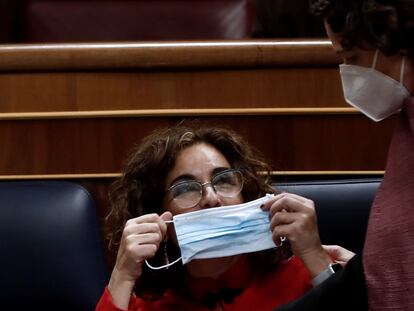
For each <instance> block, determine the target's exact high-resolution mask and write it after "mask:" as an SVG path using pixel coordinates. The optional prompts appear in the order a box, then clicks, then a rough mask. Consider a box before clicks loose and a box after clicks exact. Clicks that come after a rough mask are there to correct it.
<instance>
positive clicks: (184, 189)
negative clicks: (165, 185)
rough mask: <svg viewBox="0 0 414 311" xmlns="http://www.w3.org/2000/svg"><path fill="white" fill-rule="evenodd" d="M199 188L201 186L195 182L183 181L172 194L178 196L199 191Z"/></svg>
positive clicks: (174, 196)
mask: <svg viewBox="0 0 414 311" xmlns="http://www.w3.org/2000/svg"><path fill="white" fill-rule="evenodd" d="M199 188H200V186H199V185H198V184H197V183H195V182H189V183H182V184H179V185H177V186H175V187H174V188H173V191H172V196H173V198H176V197H178V196H180V195H182V194H186V193H189V192H199V191H200V189H199Z"/></svg>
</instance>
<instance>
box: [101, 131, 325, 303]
mask: <svg viewBox="0 0 414 311" xmlns="http://www.w3.org/2000/svg"><path fill="white" fill-rule="evenodd" d="M266 171H268V167H267V166H266V165H265V164H264V162H262V161H261V160H260V158H259V157H258V156H257V155H256V152H253V150H252V149H251V148H250V147H249V146H248V145H247V144H246V142H245V141H243V140H242V139H241V137H239V136H238V135H236V134H235V133H233V132H231V131H229V130H225V129H220V128H200V127H198V128H195V127H194V128H191V127H186V126H177V127H173V128H170V129H165V130H161V131H157V132H155V133H153V134H152V135H150V136H149V137H147V138H146V139H144V141H143V142H142V144H141V145H140V146H139V147H138V149H136V150H135V152H133V154H132V156H131V157H130V159H129V162H128V164H127V166H126V169H125V172H124V174H123V176H122V177H121V178H120V179H119V180H118V181H117V182H116V184H115V188H114V191H113V193H112V203H113V206H112V210H111V212H110V214H109V216H108V218H107V221H108V223H109V225H110V228H111V230H110V234H109V238H110V240H109V241H110V247H111V249H116V248H118V253H117V259H116V263H115V267H114V269H113V271H112V275H111V279H110V281H109V284H108V287H107V288H106V290H105V293H104V295H103V296H102V297H101V300H100V302H99V304H98V306H97V309H96V310H98V311H104V310H253V309H256V310H271V309H272V308H273V307H274V306H275V305H280V304H282V303H286V302H288V301H291V300H293V299H295V298H297V297H299V296H300V295H302V294H303V293H304V292H306V291H307V290H308V289H309V288H310V287H311V283H310V281H311V277H313V276H315V275H317V274H318V273H319V272H320V271H321V269H323V268H324V267H325V266H326V265H327V263H329V262H330V258H329V257H328V256H327V254H326V253H325V251H324V250H323V248H322V246H321V244H320V240H319V235H318V231H317V226H316V216H315V211H314V208H313V203H312V202H311V201H309V200H306V199H303V198H300V197H298V196H294V195H289V194H279V195H276V196H273V197H271V198H270V199H268V201H267V202H266V204H267V206H272V207H273V208H277V207H278V206H284V208H285V209H291V207H290V206H293V207H292V209H295V210H296V212H295V213H291V214H292V215H294V219H289V222H288V223H286V227H287V228H289V227H291V230H288V229H287V230H286V231H284V232H283V234H285V235H286V236H288V237H289V239H290V245H291V249H292V251H293V252H294V253H295V254H296V255H297V256H294V257H292V258H289V257H290V249H289V244H288V243H284V245H283V246H281V247H277V248H274V247H272V248H271V249H268V250H263V251H259V252H253V253H250V252H251V251H252V250H251V249H246V250H245V252H244V253H246V254H243V253H242V254H235V255H229V256H220V254H227V253H226V252H227V251H228V249H229V248H232V247H236V248H237V247H240V246H239V245H235V244H237V243H233V245H232V244H227V247H221V249H220V250H219V251H218V255H216V256H207V257H204V258H203V257H202V256H199V257H195V258H196V259H193V260H190V261H189V262H188V263H187V262H186V264H185V265H183V264H182V262H185V254H183V248H182V245H181V244H182V243H183V242H182V240H183V239H181V241H180V235H179V234H178V232H179V230H180V228H179V226H178V225H179V224H178V222H177V219H178V218H179V216H182V215H186V213H190V214H188V215H197V214H198V213H204V212H206V211H207V212H212V213H210V214H213V213H216V212H219V213H220V212H222V211H228V210H229V209H230V207H229V208H228V209H223V208H222V207H221V206H229V205H232V206H234V205H235V206H239V205H238V204H241V203H243V202H249V201H252V200H255V199H258V198H260V197H263V196H264V195H265V194H266V193H273V192H274V189H273V188H272V187H271V186H270V184H269V183H268V180H267V176H266V175H265V174H259V173H258V172H266ZM266 200H267V199H266ZM216 207H218V208H217V209H214V208H216ZM251 210H254V211H257V212H258V213H265V212H263V211H262V210H261V209H260V208H259V206H258V207H257V208H256V209H251V208H250V209H249V211H251ZM173 216H174V220H173V222H174V223H172V219H173ZM206 218H208V217H207V216H206V217H202V218H200V220H199V221H193V222H189V223H187V226H190V227H191V226H193V227H194V228H195V227H197V226H199V225H200V223H201V222H203V221H204V220H205V219H206ZM218 219H220V218H218ZM223 219H224V218H223ZM223 221H224V220H223ZM266 221H267V226H268V228H267V229H266V232H267V235H268V236H269V237H270V240H271V232H270V224H269V219H268V214H267V213H266ZM217 223H220V220H219V221H217V222H216V223H215V225H216V226H217ZM219 227H220V225H219ZM194 228H193V229H194ZM255 229H256V228H255ZM197 230H201V229H194V230H193V231H194V233H197V234H198V233H200V234H202V231H197ZM175 231H177V234H176V232H175ZM197 234H195V236H197ZM252 237H254V235H252V234H250V235H249V234H246V235H245V236H244V238H243V240H242V241H241V242H242V243H241V244H243V243H245V242H246V240H249V239H250V238H252ZM223 238H224V242H225V239H227V238H231V234H224V235H223ZM273 238H274V241H275V244H276V245H279V244H280V240H281V236H278V235H277V234H276V235H274V236H273ZM177 240H178V241H177ZM221 242H223V240H221ZM261 243H263V241H262V239H259V240H258V241H257V243H256V242H255V243H250V244H248V245H250V246H251V247H253V248H254V247H255V246H256V244H261ZM272 243H273V242H272ZM177 244H179V246H180V248H181V250H182V251H181V256H183V258H182V262H181V261H180V262H178V263H175V262H176V261H177V258H180V250H179V248H178V245H177ZM210 246H213V247H212V248H213V249H214V246H215V247H218V244H216V245H210ZM263 249H264V248H263ZM200 257H201V259H200ZM205 258H207V259H205ZM299 258H300V259H299ZM313 259H315V260H313ZM321 262H322V266H323V267H321ZM173 263H175V264H173ZM304 263H305V264H306V265H307V267H305V265H304ZM162 266H165V268H163V269H159V270H152V269H150V268H149V267H152V268H155V267H162ZM307 268H308V269H307Z"/></svg>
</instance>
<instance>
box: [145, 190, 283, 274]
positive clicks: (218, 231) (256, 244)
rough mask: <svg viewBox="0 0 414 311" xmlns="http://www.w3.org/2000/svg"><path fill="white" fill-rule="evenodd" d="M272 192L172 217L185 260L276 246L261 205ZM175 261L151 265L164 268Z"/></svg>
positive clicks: (254, 250) (265, 213) (266, 215)
mask: <svg viewBox="0 0 414 311" xmlns="http://www.w3.org/2000/svg"><path fill="white" fill-rule="evenodd" d="M270 197H272V195H270V194H267V195H266V196H264V197H262V198H259V199H257V200H254V201H251V202H247V203H243V204H237V205H229V206H221V207H216V208H209V209H203V210H200V211H195V212H190V213H184V214H180V215H176V216H174V217H173V222H174V227H175V232H176V234H177V241H178V246H179V247H180V251H181V258H179V259H181V261H182V263H183V264H186V263H188V262H189V261H191V260H193V259H207V258H217V257H226V256H233V255H238V254H244V253H251V252H257V251H261V250H266V249H270V248H275V247H277V246H276V244H275V243H274V242H273V239H272V232H271V231H270V220H269V212H268V211H263V210H262V209H261V208H260V206H261V205H262V204H263V203H264V202H266V201H267V200H268V199H269V198H270ZM177 261H178V260H175V261H174V262H172V263H170V264H168V265H165V266H162V267H151V266H150V265H149V264H148V263H147V265H148V266H149V267H150V268H153V269H154V268H155V269H161V268H166V267H168V266H171V265H172V264H174V263H176V262H177Z"/></svg>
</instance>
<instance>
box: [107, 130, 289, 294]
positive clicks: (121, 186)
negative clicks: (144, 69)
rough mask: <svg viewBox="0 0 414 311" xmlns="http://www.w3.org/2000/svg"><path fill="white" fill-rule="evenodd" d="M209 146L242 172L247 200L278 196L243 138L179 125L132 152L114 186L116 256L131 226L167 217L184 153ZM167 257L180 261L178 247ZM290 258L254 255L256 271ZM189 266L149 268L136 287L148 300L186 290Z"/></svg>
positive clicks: (111, 219)
mask: <svg viewBox="0 0 414 311" xmlns="http://www.w3.org/2000/svg"><path fill="white" fill-rule="evenodd" d="M199 143H206V144H209V145H211V146H213V147H214V148H216V149H217V150H218V151H220V152H221V153H222V154H223V155H224V156H225V158H226V159H227V161H228V162H229V163H230V165H231V167H232V168H236V169H239V170H241V171H242V173H243V177H244V187H243V190H242V196H243V199H244V200H245V201H250V200H254V199H256V198H258V197H260V196H263V195H264V194H265V193H274V192H275V190H274V189H273V188H272V186H271V184H270V177H269V176H270V175H269V174H266V173H268V172H269V171H270V168H269V166H268V165H267V164H266V163H265V162H264V161H263V160H262V159H261V156H260V155H259V153H258V152H257V151H255V150H253V149H252V148H251V147H249V145H248V144H247V143H246V141H244V140H243V139H242V138H241V137H240V136H239V135H238V134H236V133H234V132H233V131H230V130H227V129H223V128H215V127H200V126H184V125H178V126H175V127H172V128H167V129H162V130H157V131H155V132H154V133H152V134H151V135H149V136H148V137H146V138H144V140H143V141H142V143H141V144H140V145H139V146H138V147H137V148H136V149H135V150H133V152H132V153H131V155H130V157H129V160H128V161H127V164H126V167H125V169H124V173H123V175H122V177H120V178H119V179H118V180H117V181H116V182H115V183H114V184H113V186H112V191H111V194H110V199H111V205H112V206H111V211H110V213H109V215H108V216H107V218H106V225H107V231H108V234H107V238H108V240H109V248H110V250H111V251H113V252H115V251H116V250H117V248H118V246H119V242H120V239H121V235H122V231H123V228H124V226H125V223H126V222H127V220H128V219H130V218H135V217H138V216H141V215H144V214H149V213H158V214H161V213H163V212H164V211H163V207H162V202H163V200H164V196H165V187H166V185H165V179H166V176H167V174H168V173H169V172H170V171H171V169H172V168H173V167H174V165H175V161H176V159H177V157H178V155H179V154H180V152H181V151H182V150H184V149H185V148H188V147H190V146H193V145H196V144H199ZM164 246H165V245H161V246H160V248H159V251H158V252H157V255H156V256H155V257H154V258H153V259H151V263H153V264H155V265H159V264H163V260H164V256H163V251H164ZM166 247H167V253H168V256H169V257H170V258H171V259H175V258H178V257H179V250H178V248H177V247H176V246H175V245H173V243H168V245H167V246H166ZM289 255H290V247H289V245H288V244H286V246H284V247H282V248H278V249H277V250H270V251H264V252H257V253H252V254H249V255H248V261H249V263H250V264H251V267H252V269H253V271H255V272H257V273H259V274H260V273H262V272H263V274H264V273H268V272H269V270H271V269H273V268H275V267H277V266H278V263H279V262H280V260H282V259H284V258H286V256H289ZM184 273H185V267H184V266H183V265H181V264H176V265H173V266H171V267H170V268H169V269H165V270H161V271H160V270H156V271H154V270H150V269H148V268H147V267H146V266H145V265H144V266H143V273H142V275H141V277H140V281H139V282H137V285H136V286H135V290H134V291H135V294H136V295H137V296H140V297H144V298H148V299H156V298H158V297H160V295H162V294H163V293H164V292H165V290H167V289H169V288H170V289H175V290H177V291H184V290H185V284H184Z"/></svg>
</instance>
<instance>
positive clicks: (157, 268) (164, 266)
mask: <svg viewBox="0 0 414 311" xmlns="http://www.w3.org/2000/svg"><path fill="white" fill-rule="evenodd" d="M165 223H166V224H170V223H174V221H173V220H167V221H165ZM181 258H182V256H180V257H179V258H178V259H176V260H174V261H173V262H171V263H170V262H168V258H167V264H166V265H163V266H160V267H154V266H151V265H150V264H149V263H148V261H147V260H146V259H145V264H146V265H147V267H148V268H150V269H152V270H161V269H168V267H170V266H172V265H174V264H176V263H177V262H179V261H180V260H181Z"/></svg>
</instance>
